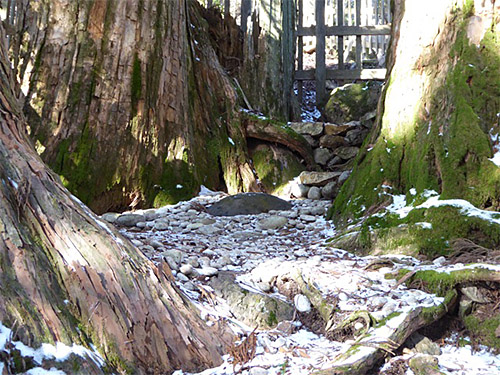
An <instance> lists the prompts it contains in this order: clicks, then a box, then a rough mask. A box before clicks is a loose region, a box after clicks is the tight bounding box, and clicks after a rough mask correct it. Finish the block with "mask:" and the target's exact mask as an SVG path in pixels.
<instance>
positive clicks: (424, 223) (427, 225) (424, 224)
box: [415, 222, 432, 229]
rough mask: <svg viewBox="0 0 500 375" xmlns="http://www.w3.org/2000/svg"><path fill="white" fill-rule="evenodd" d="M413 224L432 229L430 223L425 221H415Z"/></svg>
mask: <svg viewBox="0 0 500 375" xmlns="http://www.w3.org/2000/svg"><path fill="white" fill-rule="evenodd" d="M415 225H417V226H419V227H421V228H423V229H432V224H431V223H426V222H419V223H415Z"/></svg>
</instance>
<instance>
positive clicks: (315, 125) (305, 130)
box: [288, 122, 323, 137]
mask: <svg viewBox="0 0 500 375" xmlns="http://www.w3.org/2000/svg"><path fill="white" fill-rule="evenodd" d="M288 126H289V127H291V128H292V129H293V130H295V131H296V132H297V133H299V134H307V135H310V136H313V137H315V136H317V135H320V134H321V133H323V123H322V122H291V123H289V124H288Z"/></svg>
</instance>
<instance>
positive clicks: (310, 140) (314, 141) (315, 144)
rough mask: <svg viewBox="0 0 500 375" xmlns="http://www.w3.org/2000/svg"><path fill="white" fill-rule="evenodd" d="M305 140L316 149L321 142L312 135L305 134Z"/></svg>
mask: <svg viewBox="0 0 500 375" xmlns="http://www.w3.org/2000/svg"><path fill="white" fill-rule="evenodd" d="M302 136H303V137H304V139H305V140H306V141H307V143H309V144H310V145H311V147H312V148H316V147H318V145H319V142H318V140H317V139H316V138H313V137H311V136H310V135H307V134H303V135H302Z"/></svg>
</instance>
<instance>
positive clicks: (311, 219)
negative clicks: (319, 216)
mask: <svg viewBox="0 0 500 375" xmlns="http://www.w3.org/2000/svg"><path fill="white" fill-rule="evenodd" d="M300 219H301V220H302V221H305V222H306V223H314V222H315V221H316V216H312V215H300ZM297 227H298V225H297ZM302 229H304V228H302Z"/></svg>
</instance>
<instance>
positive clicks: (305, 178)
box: [299, 171, 340, 186]
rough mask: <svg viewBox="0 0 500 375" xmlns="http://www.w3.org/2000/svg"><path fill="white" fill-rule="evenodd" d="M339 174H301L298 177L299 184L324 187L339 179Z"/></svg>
mask: <svg viewBox="0 0 500 375" xmlns="http://www.w3.org/2000/svg"><path fill="white" fill-rule="evenodd" d="M339 176H340V173H339V172H306V171H304V172H302V173H301V174H300V175H299V180H300V183H301V184H304V185H312V186H324V185H326V184H327V183H329V182H330V181H332V180H334V179H335V178H337V177H339Z"/></svg>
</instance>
